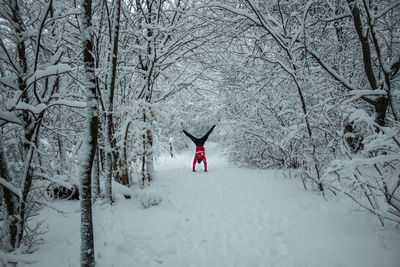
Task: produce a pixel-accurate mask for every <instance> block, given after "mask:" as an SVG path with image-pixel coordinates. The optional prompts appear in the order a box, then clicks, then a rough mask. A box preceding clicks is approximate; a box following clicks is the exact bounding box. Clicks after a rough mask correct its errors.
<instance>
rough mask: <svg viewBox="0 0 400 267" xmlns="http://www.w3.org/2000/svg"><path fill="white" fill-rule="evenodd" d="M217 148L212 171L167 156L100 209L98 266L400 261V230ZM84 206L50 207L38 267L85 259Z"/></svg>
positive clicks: (388, 263)
mask: <svg viewBox="0 0 400 267" xmlns="http://www.w3.org/2000/svg"><path fill="white" fill-rule="evenodd" d="M210 151H211V153H210V152H208V151H207V152H206V153H207V159H208V162H209V172H208V173H204V172H203V171H202V170H200V169H199V171H198V172H196V173H193V172H191V169H190V164H191V157H192V154H191V153H189V152H187V153H183V154H181V155H178V156H177V157H176V158H174V159H168V158H161V160H160V161H158V163H157V180H156V181H155V182H154V183H153V184H152V186H151V187H149V188H147V189H145V190H136V191H135V192H134V195H135V197H134V198H133V199H131V200H120V201H118V202H117V204H116V205H114V206H113V207H107V206H101V205H96V208H95V215H94V217H95V243H96V248H95V249H96V261H97V266H101V267H111V266H116V267H117V266H118V267H119V266H122V267H123V266H126V267H129V266H137V267H147V266H171V267H188V266H193V267H195V266H196V267H197V266H204V267H214V266H215V267H223V266H226V267H228V266H229V267H231V266H243V267H247V266H272V267H274V266H282V267H283V266H310V267H312V266H315V267H317V266H318V267H321V266H349V267H350V266H351V267H354V266H366V267H367V266H371V267H372V266H387V267H391V266H393V267H395V266H396V267H397V266H399V265H400V254H399V251H400V230H399V229H394V228H392V227H387V228H382V227H380V226H379V224H378V222H377V220H376V219H375V218H374V217H372V216H370V215H367V214H364V213H361V212H356V211H355V210H354V209H353V208H352V205H351V204H349V203H350V202H348V201H344V200H341V201H335V200H332V201H327V202H326V201H323V200H321V197H320V196H318V195H314V194H312V193H310V192H305V191H304V190H303V189H302V186H301V184H300V183H299V182H298V181H297V180H294V179H284V178H282V176H281V175H280V174H279V172H278V171H272V170H252V169H246V168H234V167H229V166H228V165H227V164H226V163H225V162H224V161H223V160H221V159H220V158H218V157H217V156H216V154H215V153H213V151H212V150H210ZM158 202H159V203H158ZM157 203H158V204H157ZM78 204H79V203H78V202H72V204H71V202H70V203H65V202H64V203H59V205H63V208H64V209H67V210H69V211H70V214H69V215H68V216H67V217H62V216H60V215H58V214H57V213H55V212H54V211H44V212H42V214H41V216H42V217H46V220H47V221H50V225H49V232H48V233H47V234H46V236H45V240H46V242H45V244H44V245H43V246H42V247H41V249H40V250H39V251H37V252H36V253H35V254H34V257H36V258H37V259H39V262H38V263H36V264H34V265H32V266H49V267H50V266H78V265H79V242H80V240H79V220H80V217H79V205H78ZM149 204H157V205H154V206H150V207H148V206H149ZM144 206H146V207H148V208H144Z"/></svg>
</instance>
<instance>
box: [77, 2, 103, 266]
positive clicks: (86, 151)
mask: <svg viewBox="0 0 400 267" xmlns="http://www.w3.org/2000/svg"><path fill="white" fill-rule="evenodd" d="M91 27H92V1H91V0H83V1H82V14H81V34H82V37H81V38H82V48H83V64H84V84H85V91H86V101H87V107H86V112H87V117H86V123H85V137H84V138H85V140H84V145H83V149H82V158H81V189H80V196H81V266H82V267H92V266H95V258H94V255H95V254H94V240H93V238H94V237H93V218H92V188H91V179H92V166H93V159H94V156H95V153H96V147H97V138H98V124H99V118H98V111H97V97H96V84H95V73H94V58H93V40H92V38H93V36H92V32H91V31H92V29H91Z"/></svg>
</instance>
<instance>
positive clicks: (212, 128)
mask: <svg viewBox="0 0 400 267" xmlns="http://www.w3.org/2000/svg"><path fill="white" fill-rule="evenodd" d="M214 128H215V125H214V126H213V127H211V129H210V130H208V132H207V133H206V134H205V135H204V136H203V137H202V138H201V140H202V141H203V144H204V143H205V142H206V141H207V139H208V136H209V135H210V134H211V132H212V131H213V130H214Z"/></svg>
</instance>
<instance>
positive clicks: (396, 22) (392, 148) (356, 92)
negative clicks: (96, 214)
mask: <svg viewBox="0 0 400 267" xmlns="http://www.w3.org/2000/svg"><path fill="white" fill-rule="evenodd" d="M399 70H400V2H399V1H396V0H202V1H193V0H1V4H0V103H1V104H0V131H1V135H0V230H1V231H0V265H1V264H4V266H7V261H6V260H5V259H6V258H7V257H6V255H16V254H15V253H17V254H18V255H19V254H23V255H25V254H30V253H32V252H34V251H35V250H36V249H37V247H38V246H40V244H41V240H42V239H41V236H42V235H43V233H42V230H41V228H42V225H43V224H46V221H44V222H37V221H35V220H34V218H35V217H36V216H37V215H38V214H39V213H40V212H41V210H42V209H43V208H44V207H52V206H53V203H54V201H55V200H60V199H73V198H74V199H79V200H80V204H79V205H80V210H81V213H80V216H81V218H80V220H81V226H80V231H81V241H80V242H81V246H80V263H81V266H94V265H95V249H94V241H93V240H94V239H95V238H96V237H94V233H93V214H92V213H93V205H94V204H93V203H99V202H100V203H102V205H110V206H111V207H112V206H113V205H115V203H116V201H115V199H114V194H113V192H114V186H115V185H118V186H120V185H123V186H124V187H127V188H134V189H137V190H139V191H140V190H145V189H146V188H149V187H150V188H151V187H152V186H153V183H155V182H156V181H157V175H156V174H157V173H159V172H158V170H157V168H155V164H154V162H155V160H156V159H157V158H158V157H159V156H160V155H162V154H168V155H170V156H171V157H174V156H176V155H177V154H178V153H179V152H180V151H184V150H185V149H188V148H190V146H191V143H190V140H189V139H187V138H186V137H185V136H184V135H183V133H182V130H184V129H186V130H188V131H189V132H191V133H192V134H193V135H195V136H199V137H200V136H201V135H202V134H203V133H205V132H206V131H207V130H208V129H209V128H210V127H211V126H212V125H217V126H216V128H215V130H214V132H213V133H212V135H211V136H210V141H209V142H215V143H216V144H217V147H218V151H220V153H221V154H222V155H223V156H224V157H226V158H227V159H228V161H229V162H230V163H232V164H234V165H235V166H238V167H241V168H251V169H274V170H276V169H278V170H282V171H285V172H286V171H287V172H289V173H290V175H291V176H293V177H295V178H296V179H297V180H299V181H300V183H301V186H302V187H303V189H304V190H305V191H306V192H308V193H309V194H318V195H319V201H321V202H324V201H326V200H328V201H329V199H330V198H332V197H334V196H336V195H344V196H345V197H346V198H348V199H349V200H351V202H352V203H354V204H355V205H357V206H358V207H359V208H360V209H361V210H364V211H366V212H367V213H368V214H369V216H370V217H372V218H374V220H376V221H377V222H378V223H379V224H380V225H381V227H387V224H389V225H397V226H398V225H399V223H400V108H399V107H400V105H399V104H400V72H399ZM190 164H191V162H182V165H185V166H186V167H188V168H190ZM160 172H161V171H160ZM60 212H62V211H60ZM2 258H3V259H2Z"/></svg>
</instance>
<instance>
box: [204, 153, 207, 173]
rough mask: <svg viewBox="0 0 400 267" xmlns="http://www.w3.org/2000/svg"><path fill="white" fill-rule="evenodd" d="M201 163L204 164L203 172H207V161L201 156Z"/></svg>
mask: <svg viewBox="0 0 400 267" xmlns="http://www.w3.org/2000/svg"><path fill="white" fill-rule="evenodd" d="M203 163H204V171H207V160H206V156H203Z"/></svg>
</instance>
